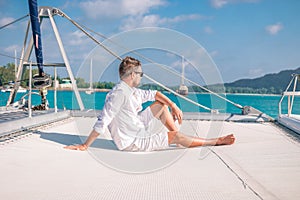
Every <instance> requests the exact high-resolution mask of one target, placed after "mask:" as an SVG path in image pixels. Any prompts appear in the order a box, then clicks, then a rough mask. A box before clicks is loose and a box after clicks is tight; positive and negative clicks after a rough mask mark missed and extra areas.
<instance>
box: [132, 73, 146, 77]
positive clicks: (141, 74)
mask: <svg viewBox="0 0 300 200" xmlns="http://www.w3.org/2000/svg"><path fill="white" fill-rule="evenodd" d="M134 73H136V74H139V75H140V76H141V77H143V75H144V72H134Z"/></svg>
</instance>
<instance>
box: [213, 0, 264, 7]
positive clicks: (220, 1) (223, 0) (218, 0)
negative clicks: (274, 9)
mask: <svg viewBox="0 0 300 200" xmlns="http://www.w3.org/2000/svg"><path fill="white" fill-rule="evenodd" d="M259 1H260V0H210V4H211V5H212V6H213V7H214V8H222V7H223V6H225V5H227V4H234V3H256V2H259Z"/></svg>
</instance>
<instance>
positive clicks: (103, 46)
mask: <svg viewBox="0 0 300 200" xmlns="http://www.w3.org/2000/svg"><path fill="white" fill-rule="evenodd" d="M56 14H58V15H60V16H62V17H65V18H66V19H68V20H69V21H70V22H71V23H72V24H74V25H75V26H76V27H77V28H79V29H80V30H81V31H82V32H83V33H85V34H86V35H87V36H88V37H89V38H91V39H92V40H93V41H94V42H96V43H97V44H99V45H100V46H101V47H102V48H104V49H105V50H107V51H108V52H109V53H110V54H111V55H113V56H115V57H116V58H117V59H119V60H122V58H121V57H120V56H119V55H117V54H116V53H115V52H113V51H112V50H110V49H108V48H107V47H106V46H105V45H104V44H103V43H101V42H99V41H98V40H96V39H95V38H94V37H93V36H92V35H91V34H90V33H88V32H87V31H85V30H84V29H83V28H82V27H81V26H80V25H79V24H78V23H77V22H76V21H74V20H72V19H71V18H70V17H69V16H67V15H66V14H65V13H64V12H62V11H61V10H56ZM145 77H146V78H147V79H149V80H151V81H153V82H155V83H156V84H158V85H159V86H161V87H163V88H164V89H166V90H167V91H169V92H171V93H173V94H175V95H178V96H179V97H181V98H183V99H184V100H186V101H188V102H190V103H192V104H194V105H196V106H199V107H201V108H203V109H205V110H208V111H211V112H216V111H215V110H213V109H210V108H208V107H206V106H203V105H201V104H199V103H197V102H194V101H192V100H190V99H188V98H187V97H184V96H183V95H180V94H178V93H177V92H175V91H173V90H172V89H170V88H168V87H166V86H164V85H163V84H161V83H159V82H158V81H155V80H154V79H152V78H151V77H149V76H148V75H146V74H145Z"/></svg>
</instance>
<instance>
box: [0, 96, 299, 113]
mask: <svg viewBox="0 0 300 200" xmlns="http://www.w3.org/2000/svg"><path fill="white" fill-rule="evenodd" d="M35 92H37V91H35ZM106 94H107V93H106V92H95V93H94V94H91V95H88V94H86V93H85V92H80V96H81V98H82V101H83V103H84V106H85V109H96V110H101V109H102V107H103V105H104V101H105V96H106ZM23 95H24V93H23V94H22V93H18V94H17V97H16V100H19V99H20V98H21V97H22V96H23ZM165 95H167V96H168V97H169V98H170V99H172V100H173V101H174V102H176V104H177V105H178V106H179V107H180V108H181V109H182V110H183V111H184V112H208V111H206V110H205V109H203V108H199V107H198V106H195V105H193V104H191V103H189V102H187V101H185V100H183V99H181V98H179V97H177V96H175V95H173V94H168V93H165ZM8 96H9V93H4V92H0V106H4V105H5V104H6V101H7V98H8ZM222 96H225V97H226V98H227V99H229V100H231V101H233V102H235V103H237V104H240V105H242V106H246V105H247V106H252V107H254V108H256V109H258V110H260V111H262V112H264V113H266V114H268V115H270V116H271V117H277V115H278V102H279V100H280V98H281V96H280V95H258V94H257V95H253V94H226V95H222ZM187 97H188V98H190V99H192V100H194V101H196V102H198V103H200V104H202V105H204V106H206V107H209V108H213V109H218V110H219V112H227V113H241V110H240V109H238V108H236V107H235V106H233V105H232V104H230V103H226V102H225V101H224V100H221V99H219V98H218V97H215V96H214V95H210V94H189V95H188V96H187ZM26 99H27V98H26ZM47 99H48V101H49V104H50V107H51V108H53V107H54V103H53V102H54V91H52V90H49V91H48V95H47ZM40 101H41V100H40V96H38V95H33V96H32V102H33V103H32V104H33V105H38V104H40ZM148 104H149V103H148ZM57 107H58V109H64V108H66V109H79V106H78V104H77V101H76V98H75V95H74V93H73V92H72V91H57ZM286 112H287V98H285V99H284V101H283V104H282V113H286ZM293 113H295V114H300V98H299V97H296V98H295V101H294V107H293Z"/></svg>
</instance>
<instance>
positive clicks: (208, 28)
mask: <svg viewBox="0 0 300 200" xmlns="http://www.w3.org/2000/svg"><path fill="white" fill-rule="evenodd" d="M204 32H205V33H207V34H212V33H214V31H213V30H212V28H211V27H209V26H206V27H204Z"/></svg>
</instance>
